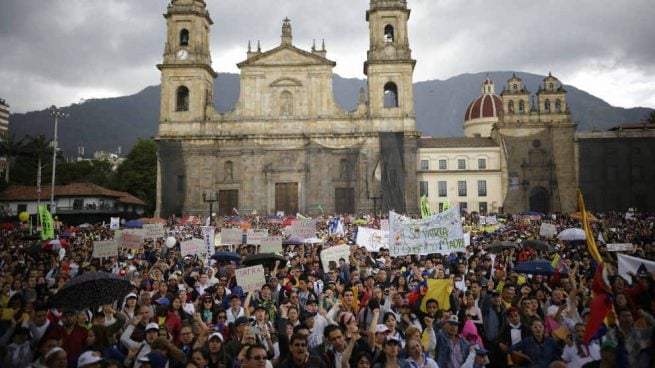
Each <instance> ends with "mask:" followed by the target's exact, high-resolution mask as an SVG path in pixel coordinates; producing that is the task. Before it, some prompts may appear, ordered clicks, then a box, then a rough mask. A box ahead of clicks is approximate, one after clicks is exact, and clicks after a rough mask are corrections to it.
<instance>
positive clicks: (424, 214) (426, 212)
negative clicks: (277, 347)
mask: <svg viewBox="0 0 655 368" xmlns="http://www.w3.org/2000/svg"><path fill="white" fill-rule="evenodd" d="M420 205H421V218H428V217H430V216H432V209H431V208H430V204H429V203H428V196H426V195H422V196H421V203H420Z"/></svg>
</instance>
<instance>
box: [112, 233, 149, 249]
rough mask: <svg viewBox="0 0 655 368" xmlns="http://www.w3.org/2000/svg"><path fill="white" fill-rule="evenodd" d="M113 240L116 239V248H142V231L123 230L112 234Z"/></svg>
mask: <svg viewBox="0 0 655 368" xmlns="http://www.w3.org/2000/svg"><path fill="white" fill-rule="evenodd" d="M114 239H118V246H120V247H122V248H127V249H141V248H143V239H144V238H143V231H142V230H141V229H123V230H121V231H120V232H118V231H116V233H114Z"/></svg>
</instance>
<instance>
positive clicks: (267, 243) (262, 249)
mask: <svg viewBox="0 0 655 368" xmlns="http://www.w3.org/2000/svg"><path fill="white" fill-rule="evenodd" d="M259 253H282V236H280V235H269V236H267V237H265V238H264V239H262V241H261V244H260V246H259Z"/></svg>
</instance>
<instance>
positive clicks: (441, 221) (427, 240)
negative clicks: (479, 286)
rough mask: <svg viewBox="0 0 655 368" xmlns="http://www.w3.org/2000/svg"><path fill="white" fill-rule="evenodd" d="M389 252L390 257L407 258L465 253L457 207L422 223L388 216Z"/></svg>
mask: <svg viewBox="0 0 655 368" xmlns="http://www.w3.org/2000/svg"><path fill="white" fill-rule="evenodd" d="M389 226H390V228H391V230H390V231H389V236H390V247H389V248H390V249H389V254H390V255H391V256H392V257H395V256H402V255H407V254H432V253H441V254H450V253H454V252H465V251H466V246H465V245H464V232H463V231H462V220H461V218H460V216H459V206H457V205H455V206H452V207H451V208H449V209H448V210H447V211H444V212H441V213H438V214H436V215H433V216H430V217H428V218H425V219H420V220H416V219H412V218H409V217H406V216H403V215H399V214H397V213H395V212H393V211H391V212H389Z"/></svg>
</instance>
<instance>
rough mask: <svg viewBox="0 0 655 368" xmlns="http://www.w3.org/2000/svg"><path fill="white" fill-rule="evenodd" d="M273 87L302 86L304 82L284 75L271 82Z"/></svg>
mask: <svg viewBox="0 0 655 368" xmlns="http://www.w3.org/2000/svg"><path fill="white" fill-rule="evenodd" d="M271 87H302V82H301V81H300V80H299V79H296V78H289V77H282V78H278V79H276V80H274V81H273V82H271Z"/></svg>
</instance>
